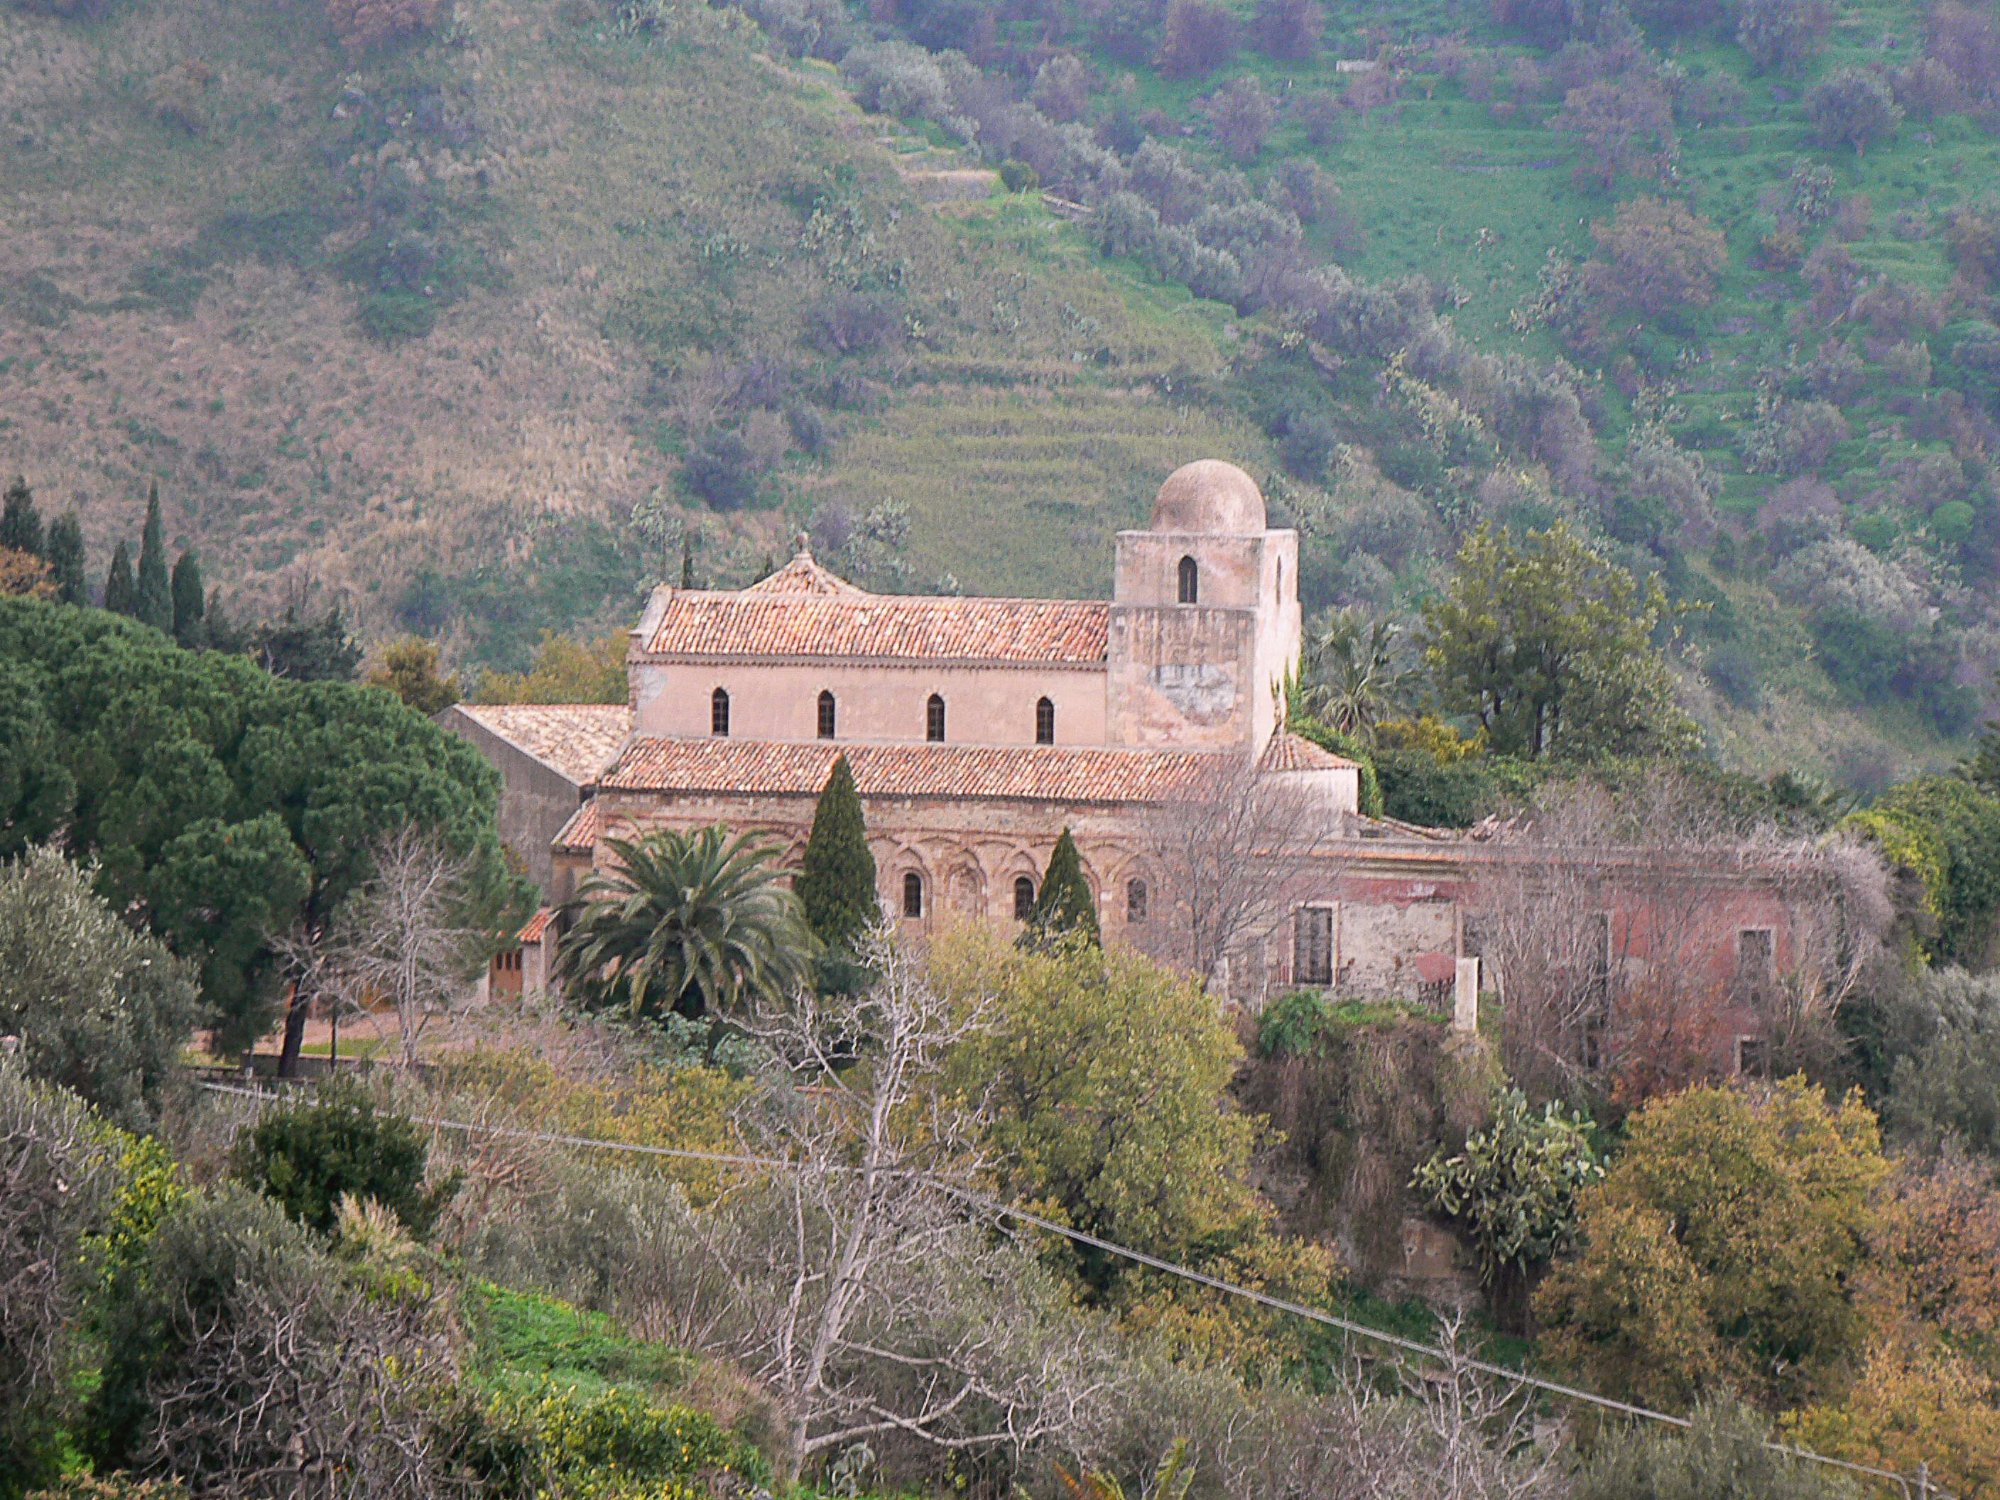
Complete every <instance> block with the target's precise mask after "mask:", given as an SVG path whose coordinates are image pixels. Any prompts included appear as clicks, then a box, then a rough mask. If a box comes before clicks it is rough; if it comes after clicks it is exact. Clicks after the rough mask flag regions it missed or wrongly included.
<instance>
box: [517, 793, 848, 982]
mask: <svg viewBox="0 0 2000 1500" xmlns="http://www.w3.org/2000/svg"><path fill="white" fill-rule="evenodd" d="M605 843H606V845H607V846H608V847H609V848H610V850H611V852H612V853H613V854H614V855H615V856H616V857H617V860H618V868H617V869H614V870H609V871H599V872H597V873H595V874H592V875H591V876H590V877H589V878H588V879H586V880H585V881H584V882H583V885H582V886H581V887H580V888H579V889H578V891H577V894H576V899H575V900H573V901H572V902H570V903H569V905H568V907H567V908H566V911H567V914H568V915H569V917H570V919H571V923H572V925H571V927H570V929H569V931H568V933H567V934H566V935H565V936H564V938H563V940H562V943H561V946H560V947H559V948H558V950H557V953H556V974H557V976H558V977H559V978H560V979H562V980H563V981H564V983H565V985H566V986H567V987H568V988H569V989H570V991H571V993H573V994H574V995H576V996H577V997H578V999H579V1000H581V1001H582V1002H583V1003H584V1004H585V1005H587V1006H589V1007H591V1008H592V1009H604V1008H608V1007H611V1006H623V1007H625V1008H627V1009H629V1010H630V1011H631V1012H632V1014H634V1015H635V1016H658V1015H660V1014H662V1013H664V1012H666V1011H677V1012H679V1013H680V1014H681V1015H684V1016H689V1017H699V1016H701V1015H703V1014H704V1013H705V1012H707V1011H709V1010H722V1009H726V1008H728V1007H730V1006H732V1005H734V1004H736V1003H737V1002H738V1001H741V1000H745V999H752V998H756V997H759V996H766V995H772V994H777V993H781V992H783V991H785V990H787V989H790V988H791V987H793V986H794V985H797V984H800V983H803V982H804V981H805V980H806V979H807V978H808V976H809V975H810V974H811V972H812V957H813V952H814V948H815V946H816V945H815V943H814V940H813V936H812V933H811V931H810V930H809V929H808V928H807V927H806V924H805V918H804V916H803V914H802V913H801V912H800V909H799V902H798V898H797V897H796V896H794V895H793V894H792V892H791V891H790V889H789V888H787V887H786V886H785V885H784V884H783V881H784V878H785V877H784V872H783V871H782V870H781V869H780V868H779V867H778V863H777V849H776V846H775V845H772V844H770V843H767V842H766V841H765V840H763V839H762V838H759V837H757V836H755V835H751V834H738V835H736V836H735V837H733V838H732V837H731V836H730V834H729V831H728V830H727V829H725V828H721V827H715V828H704V829H701V830H700V831H698V832H695V833H678V832H674V831H672V830H666V829H663V830H660V831H657V832H653V833H649V834H646V835H645V836H644V837H642V838H639V839H636V840H631V841H627V840H625V839H606V840H605Z"/></svg>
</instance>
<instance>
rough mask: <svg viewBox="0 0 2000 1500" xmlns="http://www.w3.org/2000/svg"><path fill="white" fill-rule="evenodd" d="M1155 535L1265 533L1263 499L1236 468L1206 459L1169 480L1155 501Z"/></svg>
mask: <svg viewBox="0 0 2000 1500" xmlns="http://www.w3.org/2000/svg"><path fill="white" fill-rule="evenodd" d="M1150 529H1151V530H1153V531H1205V532H1211V533H1219V534H1222V535H1229V536H1242V535H1245V534H1247V533H1254V532H1259V531H1262V530H1264V529H1265V523H1264V496H1263V493H1262V492H1261V491H1260V490H1259V489H1258V488H1257V481H1256V480H1254V479H1252V478H1251V477H1250V476H1249V475H1248V474H1245V473H1244V472H1243V471H1242V470H1241V469H1239V468H1237V467H1236V465H1235V464H1226V463H1224V462H1222V460H1221V459H1217V458H1203V459H1197V460H1196V461H1195V462H1194V463H1191V464H1183V465H1181V467H1180V468H1178V469H1176V470H1174V472H1173V473H1172V474H1169V475H1168V476H1167V482H1166V483H1165V484H1163V485H1161V486H1160V493H1159V494H1158V496H1156V497H1155V498H1154V500H1153V524H1152V526H1151V528H1150Z"/></svg>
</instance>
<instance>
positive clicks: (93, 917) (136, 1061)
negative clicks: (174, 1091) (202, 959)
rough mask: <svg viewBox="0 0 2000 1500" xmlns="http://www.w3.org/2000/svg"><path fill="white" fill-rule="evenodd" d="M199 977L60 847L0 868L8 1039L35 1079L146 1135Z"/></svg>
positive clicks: (1, 974)
mask: <svg viewBox="0 0 2000 1500" xmlns="http://www.w3.org/2000/svg"><path fill="white" fill-rule="evenodd" d="M197 1004H198V999H197V993H196V988H195V976H194V974H193V972H192V971H191V970H190V969H189V968H188V966H187V965H185V964H183V963H182V962H181V961H180V960H179V959H177V958H175V957H174V956H173V954H171V953H170V952H168V951H167V949H166V947H165V945H164V944H162V943H160V942H159V941H158V940H157V939H154V938H151V937H144V936H141V935H139V934H137V933H135V932H133V931H132V929H131V928H129V927H127V926H126V925H125V924H124V923H123V922H122V921H120V920H119V919H118V916H117V914H116V913H115V912H113V911H112V909H111V907H110V905H109V904H108V903H107V902H105V901H104V900H103V899H102V898H101V897H99V896H98V895H97V894H96V892H95V891H93V890H92V889H91V872H88V871H85V870H81V869H78V868H77V867H76V866H75V865H73V864H71V863H70V862H69V861H68V860H66V859H64V858H63V857H62V855H60V854H58V853H57V852H56V851H55V850H54V849H53V848H48V847H42V848H37V849H32V850H30V851H29V852H28V853H27V854H26V855H24V856H23V857H22V858H20V859H19V860H16V861H15V862H13V863H12V864H9V865H5V866H0V1033H5V1034H12V1035H15V1036H19V1037H20V1038H21V1047H22V1057H23V1060H24V1062H25V1063H26V1066H27V1070H28V1072H29V1073H31V1074H32V1075H34V1076H35V1077H38V1078H44V1079H47V1080H48V1081H49V1082H51V1083H58V1084H61V1085H62V1086H63V1087H65V1088H67V1089H71V1090H74V1091H75V1092H76V1093H77V1094H79V1095H80V1096H82V1097H83V1098H84V1099H85V1100H87V1101H88V1102H89V1103H91V1104H93V1105H95V1106H96V1107H97V1108H98V1109H99V1110H100V1111H102V1112H103V1114H104V1115H105V1117H106V1118H107V1119H110V1120H114V1121H116V1122H117V1123H119V1124H121V1125H125V1126H128V1127H130V1128H132V1129H144V1128H145V1127H146V1126H148V1125H149V1124H151V1123H152V1121H153V1119H154V1117H155V1116H156V1115H157V1113H158V1110H159V1106H160V1104H161V1101H162V1099H163V1097H164V1096H165V1095H166V1093H167V1092H168V1091H169V1089H170V1088H171V1087H172V1086H173V1083H174V1078H175V1074H174V1065H175V1062H176V1060H177V1059H178V1057H179V1054H180V1048H181V1044H182V1043H183V1042H184V1041H185V1040H186V1039H187V1035H188V1032H189V1031H190V1030H191V1029H192V1027H193V1026H194V1023H195V1017H196V1013H197Z"/></svg>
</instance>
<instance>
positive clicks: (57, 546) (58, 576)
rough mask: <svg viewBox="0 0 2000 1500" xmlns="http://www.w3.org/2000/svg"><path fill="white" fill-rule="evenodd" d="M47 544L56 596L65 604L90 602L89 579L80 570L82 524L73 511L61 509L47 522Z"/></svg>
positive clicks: (81, 565)
mask: <svg viewBox="0 0 2000 1500" xmlns="http://www.w3.org/2000/svg"><path fill="white" fill-rule="evenodd" d="M48 547H49V550H48V558H49V571H50V572H51V573H53V574H54V575H55V580H56V597H57V598H58V599H60V600H62V602H63V603H65V604H88V603H90V580H89V578H88V577H86V576H85V574H84V571H83V570H84V566H85V564H84V557H83V523H82V522H81V521H79V520H78V519H77V518H76V512H75V511H73V510H67V511H64V512H63V513H62V514H61V515H59V516H57V517H56V518H55V520H54V521H52V522H50V523H49V536H48Z"/></svg>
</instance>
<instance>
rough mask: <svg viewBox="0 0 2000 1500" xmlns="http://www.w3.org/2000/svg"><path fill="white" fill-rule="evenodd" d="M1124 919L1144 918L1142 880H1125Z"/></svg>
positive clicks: (1136, 919)
mask: <svg viewBox="0 0 2000 1500" xmlns="http://www.w3.org/2000/svg"><path fill="white" fill-rule="evenodd" d="M1125 920H1126V921H1128V922H1143V921H1145V920H1146V882H1145V881H1143V880H1128V881H1126V882H1125Z"/></svg>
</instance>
